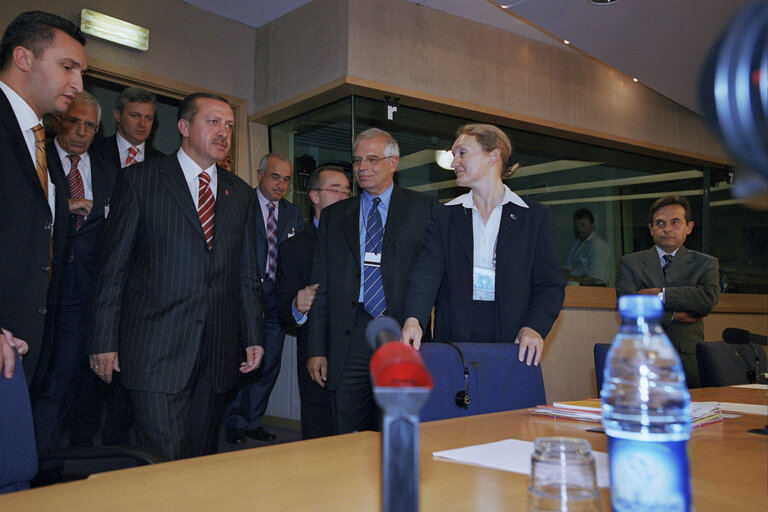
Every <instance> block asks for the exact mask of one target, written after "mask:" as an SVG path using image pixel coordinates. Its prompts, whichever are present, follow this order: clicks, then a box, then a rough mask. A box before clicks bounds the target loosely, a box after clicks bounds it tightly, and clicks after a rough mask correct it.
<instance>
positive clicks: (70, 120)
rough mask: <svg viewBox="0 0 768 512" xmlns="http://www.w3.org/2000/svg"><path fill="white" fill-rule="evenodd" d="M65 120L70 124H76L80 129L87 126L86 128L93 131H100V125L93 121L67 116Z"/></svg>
mask: <svg viewBox="0 0 768 512" xmlns="http://www.w3.org/2000/svg"><path fill="white" fill-rule="evenodd" d="M64 121H65V122H66V123H68V124H71V125H76V126H77V128H78V129H80V127H81V126H85V130H86V131H88V132H91V133H96V132H97V131H99V125H98V124H96V123H93V122H91V121H83V120H82V119H78V118H76V117H65V118H64Z"/></svg>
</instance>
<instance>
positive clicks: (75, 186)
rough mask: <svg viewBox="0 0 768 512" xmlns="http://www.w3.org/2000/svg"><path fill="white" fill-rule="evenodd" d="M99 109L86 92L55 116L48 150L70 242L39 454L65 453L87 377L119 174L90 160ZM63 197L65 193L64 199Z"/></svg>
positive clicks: (42, 405) (37, 402)
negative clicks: (89, 338) (88, 315)
mask: <svg viewBox="0 0 768 512" xmlns="http://www.w3.org/2000/svg"><path fill="white" fill-rule="evenodd" d="M100 121H101V107H100V106H99V103H98V101H96V98H94V97H93V96H91V95H90V94H89V93H87V92H85V91H83V92H81V93H79V94H78V95H77V96H75V97H74V98H73V99H72V103H70V104H69V108H68V109H67V111H66V112H65V113H64V114H62V115H57V114H54V115H53V124H54V128H55V131H56V137H55V138H54V139H53V140H52V141H50V142H48V144H46V152H47V161H48V169H49V172H50V173H51V175H52V176H56V177H57V179H58V180H60V181H62V182H65V183H67V185H68V189H69V190H68V191H67V193H66V197H68V203H69V213H70V215H69V225H68V230H69V236H70V238H71V243H70V244H71V245H70V247H69V252H68V253H67V254H66V255H65V258H64V265H63V270H62V280H61V286H60V290H61V292H60V295H59V299H58V305H57V307H56V332H55V333H54V335H53V336H54V338H53V339H54V350H53V354H52V358H51V361H52V363H53V364H52V365H51V369H50V372H49V376H48V378H47V379H46V381H45V387H44V390H43V391H42V393H41V394H40V395H39V396H36V397H33V400H32V405H33V408H32V410H33V414H34V416H35V434H36V437H37V447H38V451H39V452H40V453H45V452H47V451H50V450H55V449H58V448H61V445H60V441H59V439H60V434H61V427H62V425H63V423H64V419H65V417H66V414H67V412H68V411H69V409H70V406H71V405H72V403H73V401H74V400H75V396H76V394H77V391H78V387H79V385H80V382H81V380H82V379H83V378H87V377H90V375H88V373H90V372H89V370H88V365H87V358H86V356H85V312H86V307H87V305H88V298H89V294H90V290H91V279H92V277H93V276H94V274H95V273H96V267H97V265H98V261H99V258H100V256H101V240H102V233H103V230H104V224H105V217H106V207H107V204H108V201H109V197H110V195H111V194H112V189H113V188H114V186H115V179H116V176H117V169H115V168H113V167H111V166H110V165H109V164H108V163H107V162H105V161H103V160H99V159H98V158H92V157H91V156H90V155H89V153H88V149H89V148H90V146H91V142H93V137H94V135H95V134H96V132H97V131H98V129H99V122H100ZM63 192H64V191H62V193H63Z"/></svg>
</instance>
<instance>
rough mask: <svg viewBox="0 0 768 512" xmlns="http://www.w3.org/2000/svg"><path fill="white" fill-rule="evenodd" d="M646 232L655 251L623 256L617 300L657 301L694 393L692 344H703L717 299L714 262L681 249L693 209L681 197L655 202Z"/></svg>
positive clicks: (696, 374) (695, 378)
mask: <svg viewBox="0 0 768 512" xmlns="http://www.w3.org/2000/svg"><path fill="white" fill-rule="evenodd" d="M648 229H649V230H650V232H651V237H653V243H654V244H655V246H654V247H653V248H651V249H648V250H646V251H639V252H635V253H632V254H627V255H625V256H622V258H621V260H620V261H619V271H618V273H617V275H616V294H617V295H618V296H619V297H621V296H622V295H629V294H633V293H639V294H650V295H657V296H658V297H659V299H661V301H662V303H663V304H664V316H663V317H662V319H661V324H662V326H663V327H664V330H665V331H666V332H667V335H668V336H669V339H670V340H671V341H672V345H674V346H675V349H676V350H677V352H678V354H680V359H681V361H682V363H683V369H684V370H685V377H686V380H687V381H688V387H690V388H697V387H699V367H698V364H697V361H696V344H697V343H698V342H700V341H704V324H703V322H702V319H703V318H704V317H705V316H707V315H708V314H709V313H710V312H711V311H712V309H713V308H714V307H715V306H716V305H717V301H718V300H719V299H720V284H719V283H720V277H719V271H718V268H719V267H718V261H717V258H714V257H712V256H709V255H707V254H702V253H700V252H696V251H690V250H688V249H686V248H685V247H683V243H684V242H685V239H686V237H687V236H688V235H690V234H691V231H692V230H693V220H692V216H691V205H690V204H689V203H688V200H687V199H686V198H685V197H683V196H665V197H662V198H660V199H658V200H656V201H655V202H654V203H653V204H652V205H651V210H650V214H649V215H648Z"/></svg>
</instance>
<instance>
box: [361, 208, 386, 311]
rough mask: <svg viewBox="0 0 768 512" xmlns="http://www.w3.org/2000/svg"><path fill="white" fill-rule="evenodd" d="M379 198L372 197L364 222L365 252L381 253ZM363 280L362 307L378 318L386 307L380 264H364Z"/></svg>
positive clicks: (381, 236) (382, 234) (381, 229)
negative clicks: (366, 218)
mask: <svg viewBox="0 0 768 512" xmlns="http://www.w3.org/2000/svg"><path fill="white" fill-rule="evenodd" d="M379 203H381V199H380V198H378V197H374V198H373V204H372V205H371V211H370V212H368V221H367V222H366V223H365V252H373V253H378V254H381V244H382V242H383V240H384V227H383V226H382V224H381V214H380V213H379ZM363 277H364V281H363V307H364V308H365V310H366V311H367V312H368V314H369V315H371V316H372V317H373V318H378V317H379V316H381V315H382V313H384V310H385V309H387V301H386V298H385V297H384V283H382V281H381V266H380V265H365V268H364V276H363Z"/></svg>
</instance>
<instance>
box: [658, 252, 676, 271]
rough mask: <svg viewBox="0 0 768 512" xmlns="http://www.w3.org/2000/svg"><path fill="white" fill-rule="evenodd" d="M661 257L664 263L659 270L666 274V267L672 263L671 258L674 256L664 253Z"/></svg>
mask: <svg viewBox="0 0 768 512" xmlns="http://www.w3.org/2000/svg"><path fill="white" fill-rule="evenodd" d="M662 258H664V265H662V266H661V271H662V272H664V274H665V275H666V273H667V269H668V268H669V266H670V265H671V264H672V258H674V256H672V255H671V254H665V255H664V256H662Z"/></svg>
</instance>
